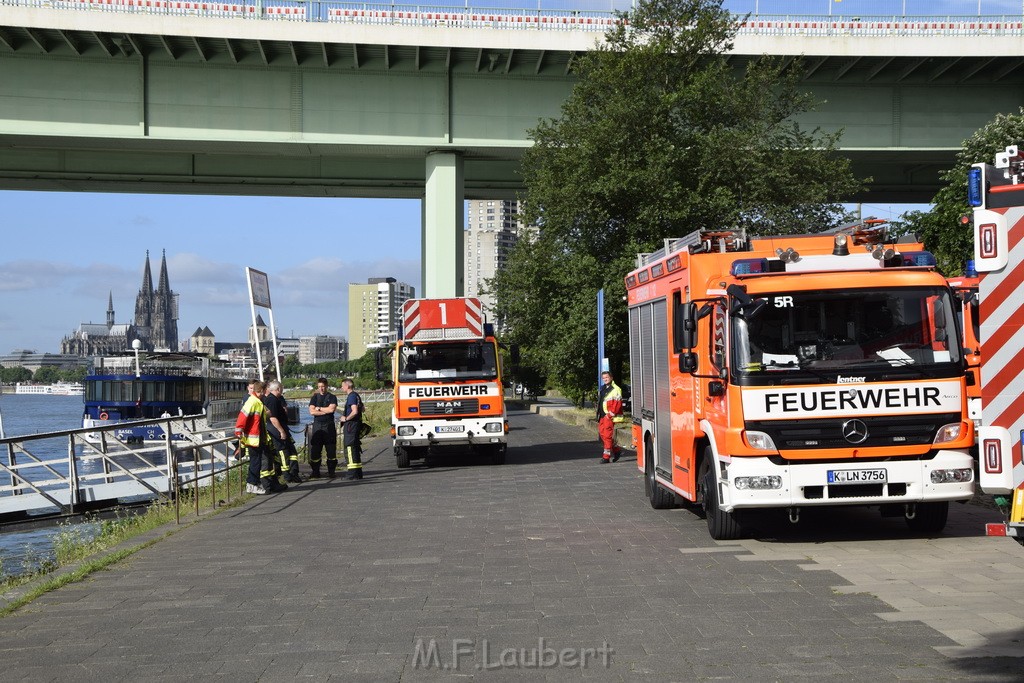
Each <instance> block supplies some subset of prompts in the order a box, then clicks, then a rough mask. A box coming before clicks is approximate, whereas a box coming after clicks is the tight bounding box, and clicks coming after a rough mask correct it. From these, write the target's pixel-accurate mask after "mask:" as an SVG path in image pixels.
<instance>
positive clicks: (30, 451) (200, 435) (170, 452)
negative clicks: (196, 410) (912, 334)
mask: <svg viewBox="0 0 1024 683" xmlns="http://www.w3.org/2000/svg"><path fill="white" fill-rule="evenodd" d="M128 425H130V426H133V427H144V426H149V425H152V426H159V427H160V428H161V429H162V431H163V434H164V437H163V439H162V440H160V441H156V442H153V441H150V442H144V443H129V442H128V441H126V440H124V439H121V438H119V437H118V435H117V432H118V430H123V429H124V428H125V427H126V426H128ZM233 441H234V434H233V432H232V431H231V430H225V429H223V428H211V427H210V426H209V424H208V423H207V420H206V418H205V417H204V416H202V415H189V416H176V417H168V418H154V419H149V420H138V421H134V422H131V423H127V422H120V423H117V424H112V425H110V426H95V427H86V428H78V429H72V430H65V431H59V432H48V433H42V434H31V435H26V436H12V437H5V438H0V453H2V454H4V456H5V457H2V459H0V481H3V483H2V484H0V522H3V521H10V520H15V519H31V518H34V517H36V516H50V515H73V514H79V513H82V512H86V511H89V510H96V509H103V508H109V507H115V506H117V505H118V504H121V503H125V502H132V501H137V500H140V499H154V500H163V501H168V502H171V501H174V502H176V503H177V502H178V501H180V498H181V496H180V495H179V494H180V493H181V492H182V491H183V490H185V489H187V488H189V487H192V488H195V489H196V493H197V494H198V489H199V488H200V487H207V486H212V487H216V486H217V484H218V479H222V478H223V479H225V481H226V480H227V479H226V475H227V473H228V472H229V471H231V470H233V469H235V468H238V467H240V466H241V465H242V462H241V461H240V460H236V459H234V457H233V454H234V452H235V448H234V446H233V445H232V442H233ZM242 480H243V478H241V477H240V478H239V492H241V486H242V485H243V484H242ZM225 486H226V484H225ZM226 496H227V497H228V500H230V496H231V491H226ZM194 498H195V501H196V505H197V512H198V505H199V498H200V496H198V495H196V496H194ZM216 498H217V496H216V489H214V495H212V496H211V500H212V501H216ZM214 504H215V503H214ZM179 514H180V509H179Z"/></svg>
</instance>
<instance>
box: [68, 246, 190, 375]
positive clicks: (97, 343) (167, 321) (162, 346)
mask: <svg viewBox="0 0 1024 683" xmlns="http://www.w3.org/2000/svg"><path fill="white" fill-rule="evenodd" d="M136 339H138V340H139V341H140V342H142V349H143V350H145V351H177V350H178V295H177V294H176V293H175V292H173V291H171V286H170V282H169V281H168V279H167V252H166V251H165V252H164V254H163V257H162V258H161V260H160V279H159V281H158V283H157V287H156V289H153V274H152V271H151V270H150V267H149V252H148V251H147V252H146V266H145V269H144V270H143V273H142V287H141V288H140V289H139V294H138V296H136V297H135V320H134V321H133V322H131V323H122V324H117V323H115V322H114V297H113V294H111V295H110V297H109V298H108V300H107V322H106V324H95V323H82V324H81V325H79V326H78V329H77V330H75V331H74V332H73V333H72V334H71V335H70V336H67V337H64V339H63V341H61V344H60V352H61V353H63V354H68V355H74V356H96V355H104V354H109V353H118V352H122V351H131V350H132V342H133V341H135V340H136Z"/></svg>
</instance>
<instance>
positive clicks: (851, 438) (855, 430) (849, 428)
mask: <svg viewBox="0 0 1024 683" xmlns="http://www.w3.org/2000/svg"><path fill="white" fill-rule="evenodd" d="M843 438H844V439H846V440H847V441H848V442H849V443H854V444H856V443H864V441H866V440H867V438H868V426H867V425H866V424H864V421H863V420H847V421H846V422H844V423H843Z"/></svg>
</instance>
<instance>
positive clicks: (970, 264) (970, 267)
mask: <svg viewBox="0 0 1024 683" xmlns="http://www.w3.org/2000/svg"><path fill="white" fill-rule="evenodd" d="M964 276H965V277H978V269H977V268H975V267H974V259H967V271H966V272H965V273H964Z"/></svg>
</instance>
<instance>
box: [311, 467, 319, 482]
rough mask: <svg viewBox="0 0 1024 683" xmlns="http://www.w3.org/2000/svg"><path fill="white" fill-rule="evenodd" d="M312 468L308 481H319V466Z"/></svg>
mask: <svg viewBox="0 0 1024 683" xmlns="http://www.w3.org/2000/svg"><path fill="white" fill-rule="evenodd" d="M312 467H313V471H312V472H310V473H309V478H310V479H319V478H320V465H313V466H312Z"/></svg>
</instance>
